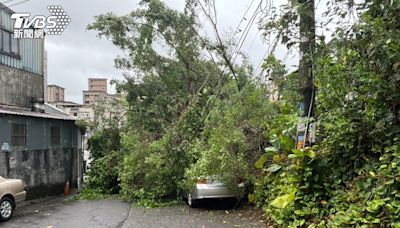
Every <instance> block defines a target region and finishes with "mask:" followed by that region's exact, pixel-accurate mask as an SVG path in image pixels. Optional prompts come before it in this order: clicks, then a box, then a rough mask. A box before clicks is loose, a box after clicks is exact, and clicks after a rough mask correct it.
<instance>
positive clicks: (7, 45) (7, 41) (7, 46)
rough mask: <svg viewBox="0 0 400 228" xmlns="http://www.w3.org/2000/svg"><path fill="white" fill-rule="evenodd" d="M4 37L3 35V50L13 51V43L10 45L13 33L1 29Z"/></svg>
mask: <svg viewBox="0 0 400 228" xmlns="http://www.w3.org/2000/svg"><path fill="white" fill-rule="evenodd" d="M1 33H2V37H3V44H2V50H3V51H5V52H8V53H10V52H11V47H10V46H11V45H10V38H11V33H9V32H7V31H4V30H3V31H1Z"/></svg>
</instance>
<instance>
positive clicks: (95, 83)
mask: <svg viewBox="0 0 400 228" xmlns="http://www.w3.org/2000/svg"><path fill="white" fill-rule="evenodd" d="M88 87H89V88H88V90H89V91H102V92H104V93H107V79H106V78H89V86H88Z"/></svg>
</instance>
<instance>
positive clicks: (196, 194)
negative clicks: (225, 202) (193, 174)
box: [186, 179, 244, 207]
mask: <svg viewBox="0 0 400 228" xmlns="http://www.w3.org/2000/svg"><path fill="white" fill-rule="evenodd" d="M243 191H244V183H240V184H238V187H237V189H235V190H232V189H230V188H228V187H227V186H226V185H225V184H223V183H222V182H221V181H219V180H212V179H210V180H205V179H199V180H198V181H197V183H196V187H195V189H194V190H193V191H192V192H190V193H187V194H186V198H187V204H188V205H189V206H190V207H196V206H197V205H198V201H199V200H201V199H217V198H218V199H221V198H235V197H238V195H241V194H243Z"/></svg>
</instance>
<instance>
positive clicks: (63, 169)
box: [0, 114, 82, 199]
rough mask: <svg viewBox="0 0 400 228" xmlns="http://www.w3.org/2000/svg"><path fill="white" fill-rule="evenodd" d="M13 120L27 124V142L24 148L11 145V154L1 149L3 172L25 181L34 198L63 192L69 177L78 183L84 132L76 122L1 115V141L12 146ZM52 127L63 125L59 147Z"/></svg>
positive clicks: (72, 183) (72, 182)
mask: <svg viewBox="0 0 400 228" xmlns="http://www.w3.org/2000/svg"><path fill="white" fill-rule="evenodd" d="M13 123H25V124H26V125H27V138H26V141H27V143H26V146H23V147H11V149H12V150H11V152H10V153H4V152H0V175H1V176H3V177H7V178H18V179H22V180H24V181H25V182H26V183H27V185H28V188H27V190H28V198H30V199H32V198H37V197H41V196H45V195H55V194H59V193H62V192H63V190H64V184H65V182H66V181H67V180H69V181H70V183H71V185H72V186H75V185H76V182H77V178H78V162H79V161H82V148H81V138H80V137H81V135H80V131H79V129H78V128H77V127H76V126H75V125H74V121H63V120H54V119H44V118H33V117H22V116H12V115H2V114H0V144H2V143H4V142H8V143H10V145H11V126H12V124H13ZM50 126H59V127H60V131H61V143H60V145H58V146H51V145H50ZM78 156H79V160H78Z"/></svg>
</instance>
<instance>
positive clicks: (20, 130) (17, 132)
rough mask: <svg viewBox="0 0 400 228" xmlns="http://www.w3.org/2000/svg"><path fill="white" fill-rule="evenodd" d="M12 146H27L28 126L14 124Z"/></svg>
mask: <svg viewBox="0 0 400 228" xmlns="http://www.w3.org/2000/svg"><path fill="white" fill-rule="evenodd" d="M11 144H12V145H13V146H25V145H26V125H25V124H13V125H12V128H11Z"/></svg>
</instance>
